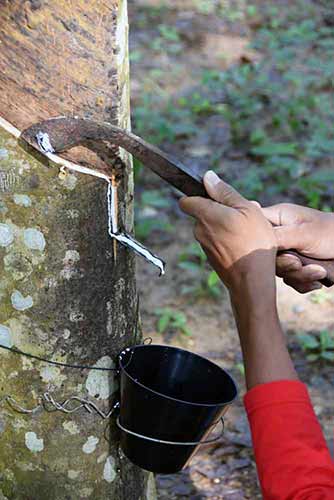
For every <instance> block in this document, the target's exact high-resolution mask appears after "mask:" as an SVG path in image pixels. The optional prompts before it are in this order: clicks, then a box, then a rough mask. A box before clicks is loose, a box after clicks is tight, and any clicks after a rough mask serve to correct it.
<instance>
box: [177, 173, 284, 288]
mask: <svg viewBox="0 0 334 500" xmlns="http://www.w3.org/2000/svg"><path fill="white" fill-rule="evenodd" d="M204 185H205V188H206V190H207V192H208V194H209V196H210V198H211V199H205V198H201V197H195V196H194V197H185V198H182V200H181V201H180V207H181V209H182V210H183V211H184V212H186V213H187V214H189V215H192V216H193V217H195V218H196V219H197V221H196V225H195V230H194V234H195V237H196V239H197V240H198V241H199V242H200V244H201V245H202V247H203V250H204V251H205V253H206V254H207V256H208V259H209V262H210V263H211V265H212V267H213V268H214V269H215V270H216V272H217V273H218V275H219V276H220V277H221V279H222V280H223V281H224V283H225V285H226V286H227V287H228V288H229V290H230V292H232V293H235V294H238V293H240V292H241V291H242V289H244V288H245V287H247V286H248V285H249V288H250V289H252V287H254V286H255V284H257V285H259V286H260V285H263V287H261V290H262V292H264V288H266V287H269V288H270V289H271V290H272V291H273V292H275V258H276V238H275V234H274V230H273V228H272V225H271V224H270V223H269V222H268V221H267V220H266V218H265V217H264V216H263V214H262V212H261V208H260V207H259V206H257V205H255V204H254V203H252V202H250V201H248V200H246V199H245V198H243V197H242V196H241V195H240V194H239V193H238V192H237V191H235V190H234V189H233V188H232V187H231V186H229V185H228V184H226V183H225V182H223V181H222V180H221V179H219V177H218V176H217V175H216V174H215V173H214V172H212V171H209V172H207V173H206V174H205V176H204ZM264 294H265V292H264ZM271 297H272V295H271Z"/></svg>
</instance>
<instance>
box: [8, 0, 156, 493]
mask: <svg viewBox="0 0 334 500" xmlns="http://www.w3.org/2000/svg"><path fill="white" fill-rule="evenodd" d="M127 33H128V25H127V6H126V1H125V0H109V1H105V2H98V1H91V2H83V1H80V0H70V1H69V0H67V1H66V2H65V1H62V0H57V2H47V1H46V0H45V1H44V0H41V1H40V0H30V1H23V0H22V1H21V0H11V1H6V0H0V47H1V50H0V115H1V116H2V117H4V118H5V119H7V120H8V121H10V122H12V123H13V124H14V125H15V126H16V127H18V128H19V129H22V128H24V127H26V126H28V125H30V124H32V123H33V122H35V121H37V120H39V119H46V118H49V117H51V116H57V115H63V114H67V115H68V114H75V115H79V116H85V117H91V118H95V119H100V120H106V121H110V122H112V123H114V124H117V125H120V126H125V127H128V126H129V67H128V51H127ZM69 157H70V158H71V159H74V160H77V161H78V160H80V162H81V163H83V164H85V165H90V166H93V167H94V168H100V169H103V170H105V171H108V172H111V171H112V170H113V169H114V171H115V172H116V173H117V175H118V179H119V193H118V194H119V207H118V208H119V219H120V221H121V222H122V224H123V226H124V227H125V228H126V229H127V231H130V232H131V230H132V197H133V194H132V190H133V186H132V170H131V161H130V158H129V157H128V156H126V155H125V154H123V155H121V153H120V152H119V151H118V150H115V148H112V147H110V146H107V145H104V146H103V148H102V147H100V148H95V147H94V151H92V149H83V148H81V149H79V150H76V151H74V150H73V152H71V153H69ZM0 195H1V200H0V273H1V275H0V343H1V344H4V345H8V346H15V347H16V348H18V349H20V350H22V351H26V352H29V353H31V354H33V355H37V356H42V357H47V358H52V359H53V360H57V361H61V362H66V363H72V364H85V365H89V366H93V365H94V364H98V365H99V366H106V367H109V366H113V362H114V360H115V357H116V355H117V353H118V352H119V351H120V350H121V349H122V348H124V347H125V346H128V345H131V344H133V343H135V342H138V341H139V340H140V339H138V338H136V337H137V336H138V335H137V319H138V318H137V316H138V311H137V293H136V287H135V274H134V273H135V270H134V256H133V255H132V254H131V253H129V252H128V251H127V250H125V249H124V248H122V247H120V246H119V245H117V248H116V247H115V246H114V244H113V242H112V241H111V239H110V238H109V237H108V233H107V212H106V185H105V183H104V181H103V180H100V179H96V178H93V177H88V176H80V175H79V174H75V175H74V174H73V173H65V174H64V173H62V172H60V171H59V169H57V168H55V167H49V166H47V164H46V163H45V162H43V161H42V160H41V159H36V158H34V157H33V156H32V155H31V154H29V153H28V152H26V151H24V150H23V149H22V148H21V147H20V146H19V145H18V144H17V141H16V140H15V139H14V138H13V137H12V136H10V135H9V134H8V133H6V132H4V130H2V129H0ZM0 382H1V383H0V400H1V398H2V397H4V396H7V395H10V396H11V397H12V398H14V399H15V401H16V402H17V403H18V404H19V405H21V406H22V407H24V408H33V407H34V406H36V405H38V397H39V395H41V394H43V393H45V392H46V391H49V392H50V393H51V394H52V396H53V397H54V398H55V399H56V400H57V401H64V400H65V399H66V398H67V397H68V396H71V395H78V396H80V397H85V398H89V399H91V400H93V401H95V402H96V404H97V405H98V406H99V407H100V408H101V409H103V410H107V409H108V408H109V407H110V406H111V405H112V404H113V403H114V401H115V399H116V398H117V387H118V381H117V378H115V377H114V376H113V374H111V375H110V373H109V374H106V372H97V371H94V370H89V369H86V370H77V369H70V368H61V367H56V366H51V365H47V364H44V363H42V362H39V361H36V360H33V359H28V358H25V357H23V356H20V355H17V354H13V353H11V352H7V351H4V350H2V349H0ZM153 496H154V485H153V481H152V478H151V477H149V476H148V474H146V473H145V472H143V471H141V470H140V469H138V468H136V467H135V466H133V465H132V464H130V463H129V461H128V460H127V459H126V458H125V457H124V456H123V455H122V453H121V452H120V450H119V447H118V433H117V429H116V426H115V422H114V420H113V419H112V420H111V421H110V420H102V419H101V418H100V417H99V416H98V415H97V414H95V413H92V414H89V413H87V412H86V411H85V410H84V409H81V410H79V411H77V412H75V413H72V414H69V415H65V414H63V413H61V412H59V411H55V412H51V413H48V412H46V411H45V410H43V409H39V410H37V411H36V412H35V413H33V414H20V413H19V412H17V411H15V410H14V409H13V408H11V407H10V406H9V405H8V403H6V402H5V401H2V403H1V404H0V498H1V499H4V498H7V499H15V500H39V499H40V500H45V499H57V500H61V499H68V500H70V499H71V500H72V499H73V500H76V499H84V498H85V499H86V498H88V499H89V498H91V499H113V500H114V499H115V500H122V499H127V500H129V499H144V498H153Z"/></svg>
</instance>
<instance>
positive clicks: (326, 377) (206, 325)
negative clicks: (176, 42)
mask: <svg viewBox="0 0 334 500" xmlns="http://www.w3.org/2000/svg"><path fill="white" fill-rule="evenodd" d="M171 3H172V4H173V7H174V10H172V11H171V10H168V12H167V13H166V14H165V16H167V17H164V18H163V21H161V20H160V21H159V22H164V23H165V24H173V25H175V26H180V25H181V26H183V28H184V36H185V37H186V38H187V43H186V44H185V48H184V51H183V53H182V54H179V55H178V56H177V61H176V62H175V60H174V59H175V58H174V59H173V57H172V56H170V55H169V54H164V53H159V54H156V53H155V52H153V51H152V50H151V49H150V46H149V40H150V37H152V32H151V30H150V28H148V27H147V25H145V23H144V24H143V23H142V26H143V27H140V26H141V25H140V23H139V21H138V20H140V19H142V18H143V16H144V15H145V12H146V10H145V9H147V8H149V7H150V6H152V5H153V6H154V5H155V6H157V5H160V4H161V2H159V1H155V2H153V1H149V0H140V1H139V2H137V1H136V5H134V2H130V20H131V26H132V29H131V50H132V51H133V50H138V48H140V49H141V50H143V52H144V60H141V62H140V63H138V64H135V65H133V67H132V96H133V106H135V105H136V102H137V99H139V97H140V93H141V92H143V89H145V88H146V87H147V85H149V79H148V77H147V75H148V72H149V70H151V69H152V68H159V69H160V70H162V71H163V84H162V83H161V82H160V83H159V88H161V86H162V87H163V91H164V92H165V93H167V94H168V93H170V94H175V93H182V92H183V91H184V90H185V89H189V88H190V87H191V86H192V85H194V82H196V78H198V75H199V74H200V72H201V71H202V70H203V68H215V67H217V68H224V67H227V66H228V65H230V64H233V63H235V62H236V61H238V60H240V57H244V56H245V57H259V55H258V54H255V53H253V52H249V49H247V44H248V41H249V38H250V37H251V33H250V30H249V29H248V28H247V26H241V27H240V26H239V29H236V28H235V27H234V26H232V27H231V26H230V25H229V24H228V23H226V22H224V21H222V20H218V19H217V18H215V17H214V16H211V17H210V16H207V17H205V18H203V17H201V16H198V15H196V12H194V9H193V2H191V1H189V2H184V1H182V2H177V1H175V2H171ZM222 54H223V56H222ZM160 78H162V77H160ZM151 84H152V85H153V83H152V82H151ZM211 125H212V124H211ZM224 130H225V129H224V124H221V127H220V133H221V136H220V139H219V137H217V126H213V127H211V128H210V121H209V120H208V129H204V130H201V131H200V133H199V134H198V135H197V136H196V140H194V139H191V140H190V141H188V142H187V141H181V142H180V143H179V144H169V145H166V147H165V149H166V148H167V149H169V150H170V151H171V152H174V153H177V154H178V155H182V157H183V158H186V159H188V161H191V162H192V163H191V164H193V165H194V168H195V167H198V169H199V170H204V169H205V168H207V167H208V166H209V165H208V164H207V157H206V154H207V150H208V149H210V148H214V147H215V141H219V140H221V141H223V140H224V134H225V132H224ZM237 161H238V160H237V159H236V160H234V168H236V167H237V166H238V164H237ZM240 168H241V167H240ZM149 185H150V182H148V183H147V184H145V181H144V184H141V185H140V187H139V192H142V190H143V189H146V188H147V187H148V186H149ZM157 186H159V184H155V186H154V187H155V188H157ZM166 196H175V195H171V194H170V193H169V192H167V193H166ZM173 199H174V198H173ZM171 212H172V214H171V220H172V221H173V230H172V231H171V232H170V233H168V234H161V233H158V234H152V236H151V237H150V238H149V239H148V241H147V242H146V243H147V244H148V246H149V247H150V248H151V249H152V250H154V252H155V253H157V254H158V255H160V256H161V257H162V258H163V259H164V260H165V261H166V262H167V272H166V275H165V276H164V277H158V273H157V270H156V269H155V268H153V267H151V266H150V265H149V264H148V263H146V262H145V261H143V260H142V259H138V261H137V269H138V288H139V292H140V297H141V316H142V325H143V332H144V337H152V338H153V341H154V342H156V343H166V344H170V345H176V346H181V347H183V348H186V349H190V350H192V351H194V352H196V353H199V354H201V355H203V356H206V357H207V358H209V359H211V360H213V361H214V362H216V363H218V364H219V365H220V366H222V367H224V368H225V369H227V370H229V371H230V372H231V374H232V375H233V376H234V377H235V379H236V381H237V383H238V386H239V391H240V394H239V398H238V400H237V401H236V403H235V404H234V405H233V406H232V407H231V409H230V410H229V412H228V414H227V416H226V431H225V436H224V438H223V440H222V442H221V444H219V445H212V446H206V447H203V448H202V450H201V451H200V452H199V453H198V454H197V455H196V456H195V457H194V458H193V459H192V461H191V463H190V465H189V466H188V467H187V468H186V469H185V470H184V471H182V472H180V473H178V474H175V475H169V476H158V477H157V487H158V497H159V498H160V499H166V500H167V499H168V500H172V499H174V498H177V499H180V498H183V499H192V500H195V499H202V498H203V499H204V498H210V499H212V500H214V499H229V500H241V499H252V500H255V499H259V498H261V494H260V490H259V486H258V482H257V475H256V468H255V464H254V458H253V453H252V448H251V441H250V434H249V429H248V424H247V420H246V416H245V411H244V408H243V403H242V398H243V394H244V392H245V385H244V380H243V376H242V374H241V372H240V370H239V369H238V366H240V363H241V361H242V358H241V353H240V346H239V342H238V337H237V332H236V328H235V324H234V320H233V316H232V312H231V308H230V304H229V299H228V294H227V292H226V291H225V290H223V291H222V294H221V296H220V297H219V298H218V299H216V300H215V299H213V298H210V297H204V298H200V299H196V300H195V299H193V300H191V299H189V297H186V296H184V295H183V294H181V288H182V286H183V285H184V284H189V283H191V280H193V277H192V276H191V274H187V272H186V271H184V270H181V269H180V268H179V267H178V258H179V255H180V253H181V252H182V251H183V250H184V249H185V248H186V246H187V245H188V244H189V242H191V241H193V235H192V221H191V220H190V219H189V218H186V217H185V216H183V215H182V214H181V213H180V211H179V210H178V209H177V205H176V202H175V201H174V202H173V206H172V209H171ZM156 216H157V217H159V211H158V210H157V212H156ZM278 304H279V313H280V318H281V321H282V324H283V327H284V331H285V332H286V335H287V342H288V344H289V348H290V351H291V353H292V356H293V358H294V360H295V363H296V367H297V370H298V372H299V374H300V377H301V379H302V380H303V381H304V382H306V383H307V384H308V387H309V389H310V394H311V397H312V400H313V403H314V405H315V410H316V413H317V415H318V417H319V419H320V422H321V424H322V427H323V429H324V432H325V435H326V439H327V440H328V443H329V445H330V446H331V447H332V444H331V440H332V424H333V417H332V416H333V412H332V402H331V399H332V398H331V394H332V392H331V390H332V389H331V380H332V379H333V364H326V363H323V362H315V363H310V362H308V361H307V360H306V357H305V353H304V352H303V351H302V349H301V346H300V343H299V342H298V341H297V334H299V333H305V332H320V331H322V330H325V329H327V330H331V329H333V326H334V316H333V305H334V292H333V291H332V290H331V289H329V290H325V291H324V290H320V291H316V292H312V293H311V294H308V295H299V294H298V293H297V292H295V291H294V290H292V289H291V288H288V287H287V286H285V285H284V284H283V283H282V282H281V280H278ZM163 307H169V308H173V309H175V310H178V311H182V312H184V313H185V314H186V316H187V318H188V327H189V330H190V332H191V336H186V335H183V334H180V333H175V332H173V331H167V332H166V333H164V334H162V335H161V334H159V333H157V317H156V315H155V314H154V312H155V310H156V309H157V308H163ZM264 321H265V318H264Z"/></svg>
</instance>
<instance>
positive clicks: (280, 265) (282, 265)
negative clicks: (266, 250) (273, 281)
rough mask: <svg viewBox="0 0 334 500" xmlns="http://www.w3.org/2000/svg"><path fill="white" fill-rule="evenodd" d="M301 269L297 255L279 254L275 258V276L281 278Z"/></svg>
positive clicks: (301, 265)
mask: <svg viewBox="0 0 334 500" xmlns="http://www.w3.org/2000/svg"><path fill="white" fill-rule="evenodd" d="M302 267H303V264H302V263H301V261H300V260H299V258H298V257H297V255H292V254H287V253H281V254H278V255H277V258H276V273H277V276H280V277H283V276H284V275H285V274H287V273H289V272H291V271H298V270H299V269H301V268H302Z"/></svg>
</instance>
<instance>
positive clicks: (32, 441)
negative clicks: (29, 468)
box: [25, 432, 44, 453]
mask: <svg viewBox="0 0 334 500" xmlns="http://www.w3.org/2000/svg"><path fill="white" fill-rule="evenodd" d="M25 443H26V447H27V448H28V450H30V451H31V452H32V453H38V452H40V451H42V450H44V440H43V439H42V438H38V437H37V435H36V433H35V432H26V434H25Z"/></svg>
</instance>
